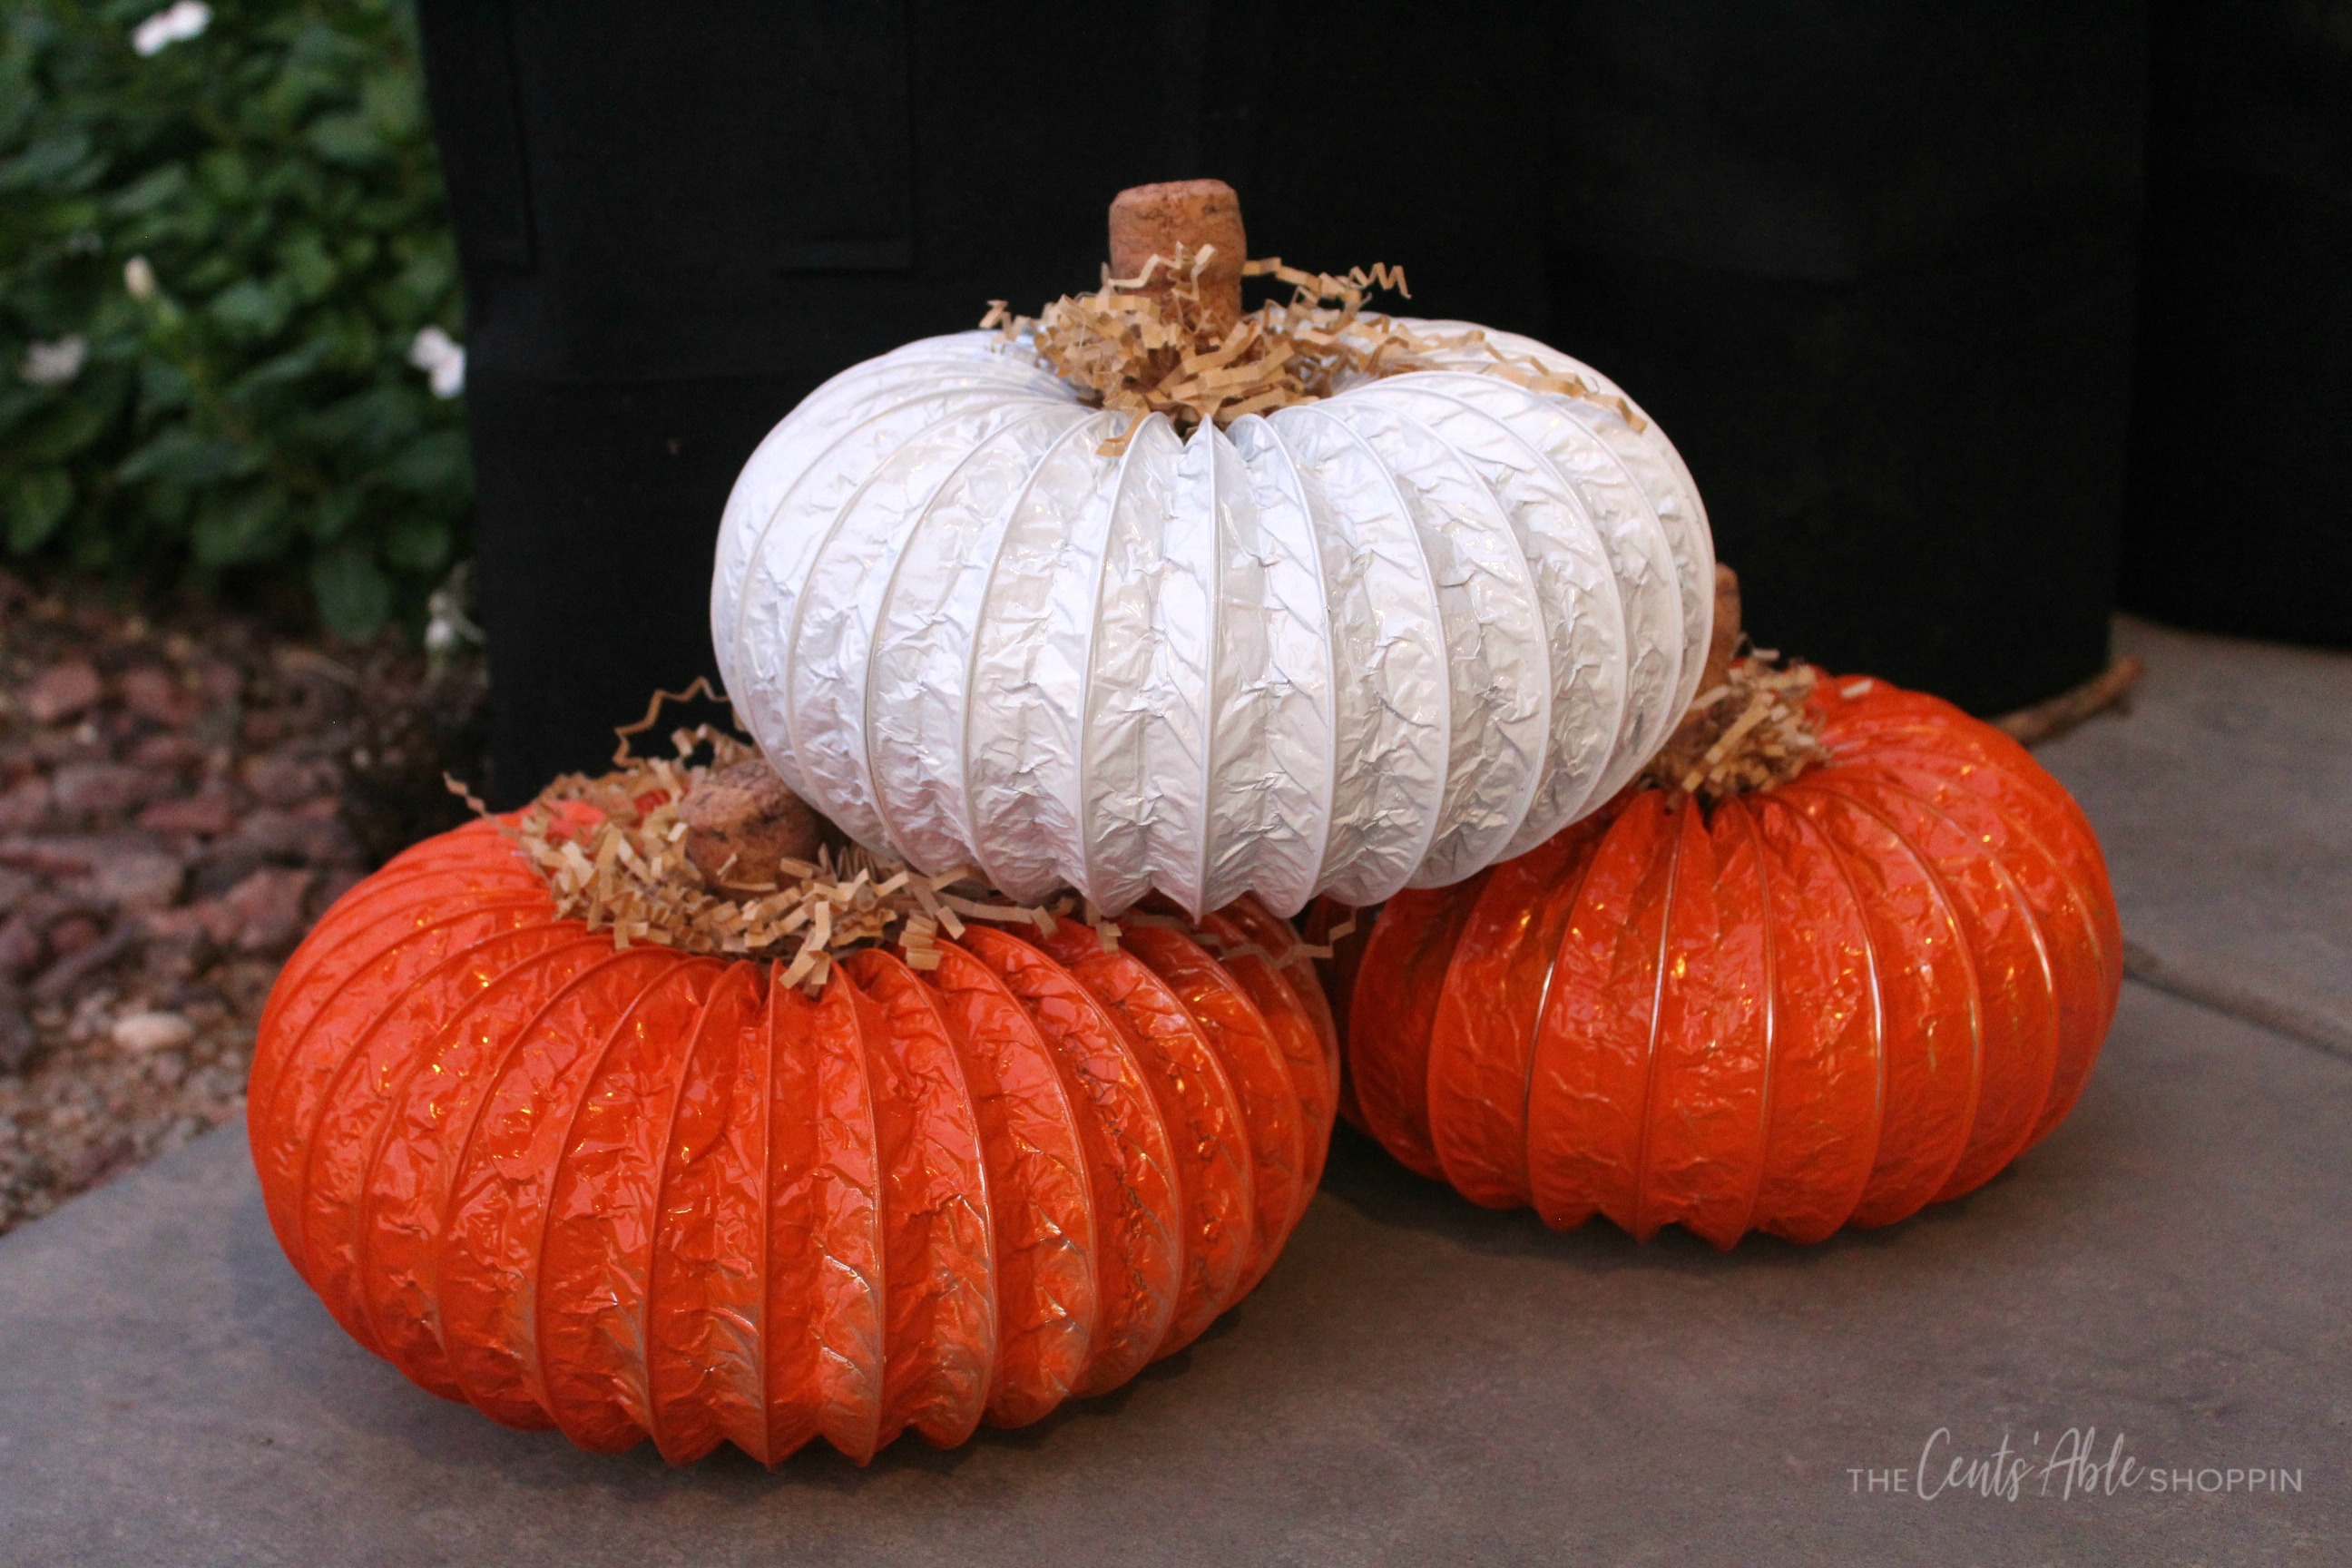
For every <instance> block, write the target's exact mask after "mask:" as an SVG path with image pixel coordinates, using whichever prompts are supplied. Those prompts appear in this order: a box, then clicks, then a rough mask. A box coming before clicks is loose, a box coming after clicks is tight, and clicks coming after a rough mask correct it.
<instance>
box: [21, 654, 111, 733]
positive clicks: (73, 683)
mask: <svg viewBox="0 0 2352 1568" xmlns="http://www.w3.org/2000/svg"><path fill="white" fill-rule="evenodd" d="M105 690H106V689H105V687H104V686H103V685H102V684H101V683H100V680H99V679H98V671H97V669H96V668H93V667H92V666H91V665H90V663H89V660H87V659H79V658H77V659H69V660H68V661H67V662H65V663H63V664H53V665H51V666H50V667H49V668H47V669H45V670H43V671H41V673H40V674H39V675H37V676H36V677H35V678H34V679H33V684H32V685H31V686H30V687H28V688H26V691H25V695H24V698H23V702H24V707H25V711H26V712H27V713H29V714H31V715H32V716H33V718H34V720H35V721H37V722H39V723H43V724H54V723H57V722H58V721H59V720H61V719H70V718H73V717H74V716H75V715H76V714H79V713H81V712H83V711H85V710H88V709H89V708H90V707H91V706H92V705H93V704H95V703H96V702H97V701H98V700H99V699H100V697H101V696H103V695H105Z"/></svg>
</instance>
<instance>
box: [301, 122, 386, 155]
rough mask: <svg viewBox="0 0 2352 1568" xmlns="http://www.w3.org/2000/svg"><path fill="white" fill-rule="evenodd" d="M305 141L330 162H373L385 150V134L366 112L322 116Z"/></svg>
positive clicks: (313, 124) (312, 126) (313, 125)
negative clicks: (382, 134) (378, 130)
mask: <svg viewBox="0 0 2352 1568" xmlns="http://www.w3.org/2000/svg"><path fill="white" fill-rule="evenodd" d="M304 140H305V141H307V142H310V151H312V152H313V153H317V154H318V155H319V156H320V157H321V158H324V159H325V160H326V161H327V162H328V163H345V164H363V163H374V162H375V161H376V160H377V159H379V158H381V157H383V155H384V152H385V148H384V144H383V137H382V136H381V135H379V134H378V133H377V131H376V128H375V125H374V122H373V121H370V120H369V119H368V117H367V116H366V115H364V114H325V115H320V117H319V118H318V119H317V120H315V121H312V122H311V124H310V134H309V135H308V136H307V137H305V138H304Z"/></svg>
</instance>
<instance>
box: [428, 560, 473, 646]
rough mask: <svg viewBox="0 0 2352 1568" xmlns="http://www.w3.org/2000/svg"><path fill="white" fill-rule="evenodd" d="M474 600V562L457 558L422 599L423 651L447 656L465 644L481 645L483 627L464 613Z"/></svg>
mask: <svg viewBox="0 0 2352 1568" xmlns="http://www.w3.org/2000/svg"><path fill="white" fill-rule="evenodd" d="M473 601H474V564H473V563H472V562H470V561H460V562H458V563H457V565H455V566H452V567H451V568H449V575H448V576H446V577H445V578H443V579H442V580H441V585H440V586H439V587H438V588H436V589H434V590H433V593H432V595H430V596H429V597H428V598H426V599H425V616H426V617H427V618H426V620H425V652H427V653H429V654H431V655H432V656H433V657H434V658H435V659H436V660H446V659H447V658H448V657H449V656H450V655H451V654H454V653H456V652H457V650H458V649H459V648H460V647H465V646H466V645H467V644H469V643H470V644H472V645H473V646H475V647H480V646H481V645H482V641H483V637H482V628H481V627H479V626H476V625H475V624H474V618H473V616H469V615H468V614H467V610H468V609H469V608H470V607H471V606H472V605H473Z"/></svg>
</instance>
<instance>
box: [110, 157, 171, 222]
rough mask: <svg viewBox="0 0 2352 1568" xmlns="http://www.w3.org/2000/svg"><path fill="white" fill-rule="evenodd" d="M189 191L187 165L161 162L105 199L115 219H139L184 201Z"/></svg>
mask: <svg viewBox="0 0 2352 1568" xmlns="http://www.w3.org/2000/svg"><path fill="white" fill-rule="evenodd" d="M189 188H190V186H189V181H188V168H187V165H186V164H184V163H165V164H163V166H162V167H161V168H155V169H150V170H148V171H147V172H146V173H145V174H142V175H140V176H139V177H138V178H137V179H135V180H133V181H131V183H130V184H127V185H125V186H123V187H122V188H121V190H119V191H117V192H115V193H114V194H113V195H110V196H109V197H108V198H107V200H106V205H107V207H108V209H109V210H110V211H111V212H112V213H113V214H114V215H115V216H118V217H141V216H145V215H146V214H148V213H152V212H154V211H155V210H157V209H158V208H161V207H168V206H170V205H173V204H174V203H176V202H179V201H182V200H184V198H185V197H186V196H187V195H188V191H189Z"/></svg>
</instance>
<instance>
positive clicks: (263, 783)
mask: <svg viewBox="0 0 2352 1568" xmlns="http://www.w3.org/2000/svg"><path fill="white" fill-rule="evenodd" d="M245 787H246V788H247V789H249V790H251V791H252V792H253V793H254V794H255V795H258V796H259V797H260V798H261V799H263V800H264V801H267V802H268V804H269V805H295V804H297V803H298V802H300V801H303V800H307V799H308V798H310V792H311V790H312V788H313V787H314V781H313V780H312V778H311V773H310V764H309V763H304V762H302V761H300V760H299V759H298V758H294V757H289V756H287V755H285V754H284V753H282V752H268V753H267V754H265V755H262V756H258V757H255V758H253V759H252V760H250V761H249V762H247V763H246V764H245Z"/></svg>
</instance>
